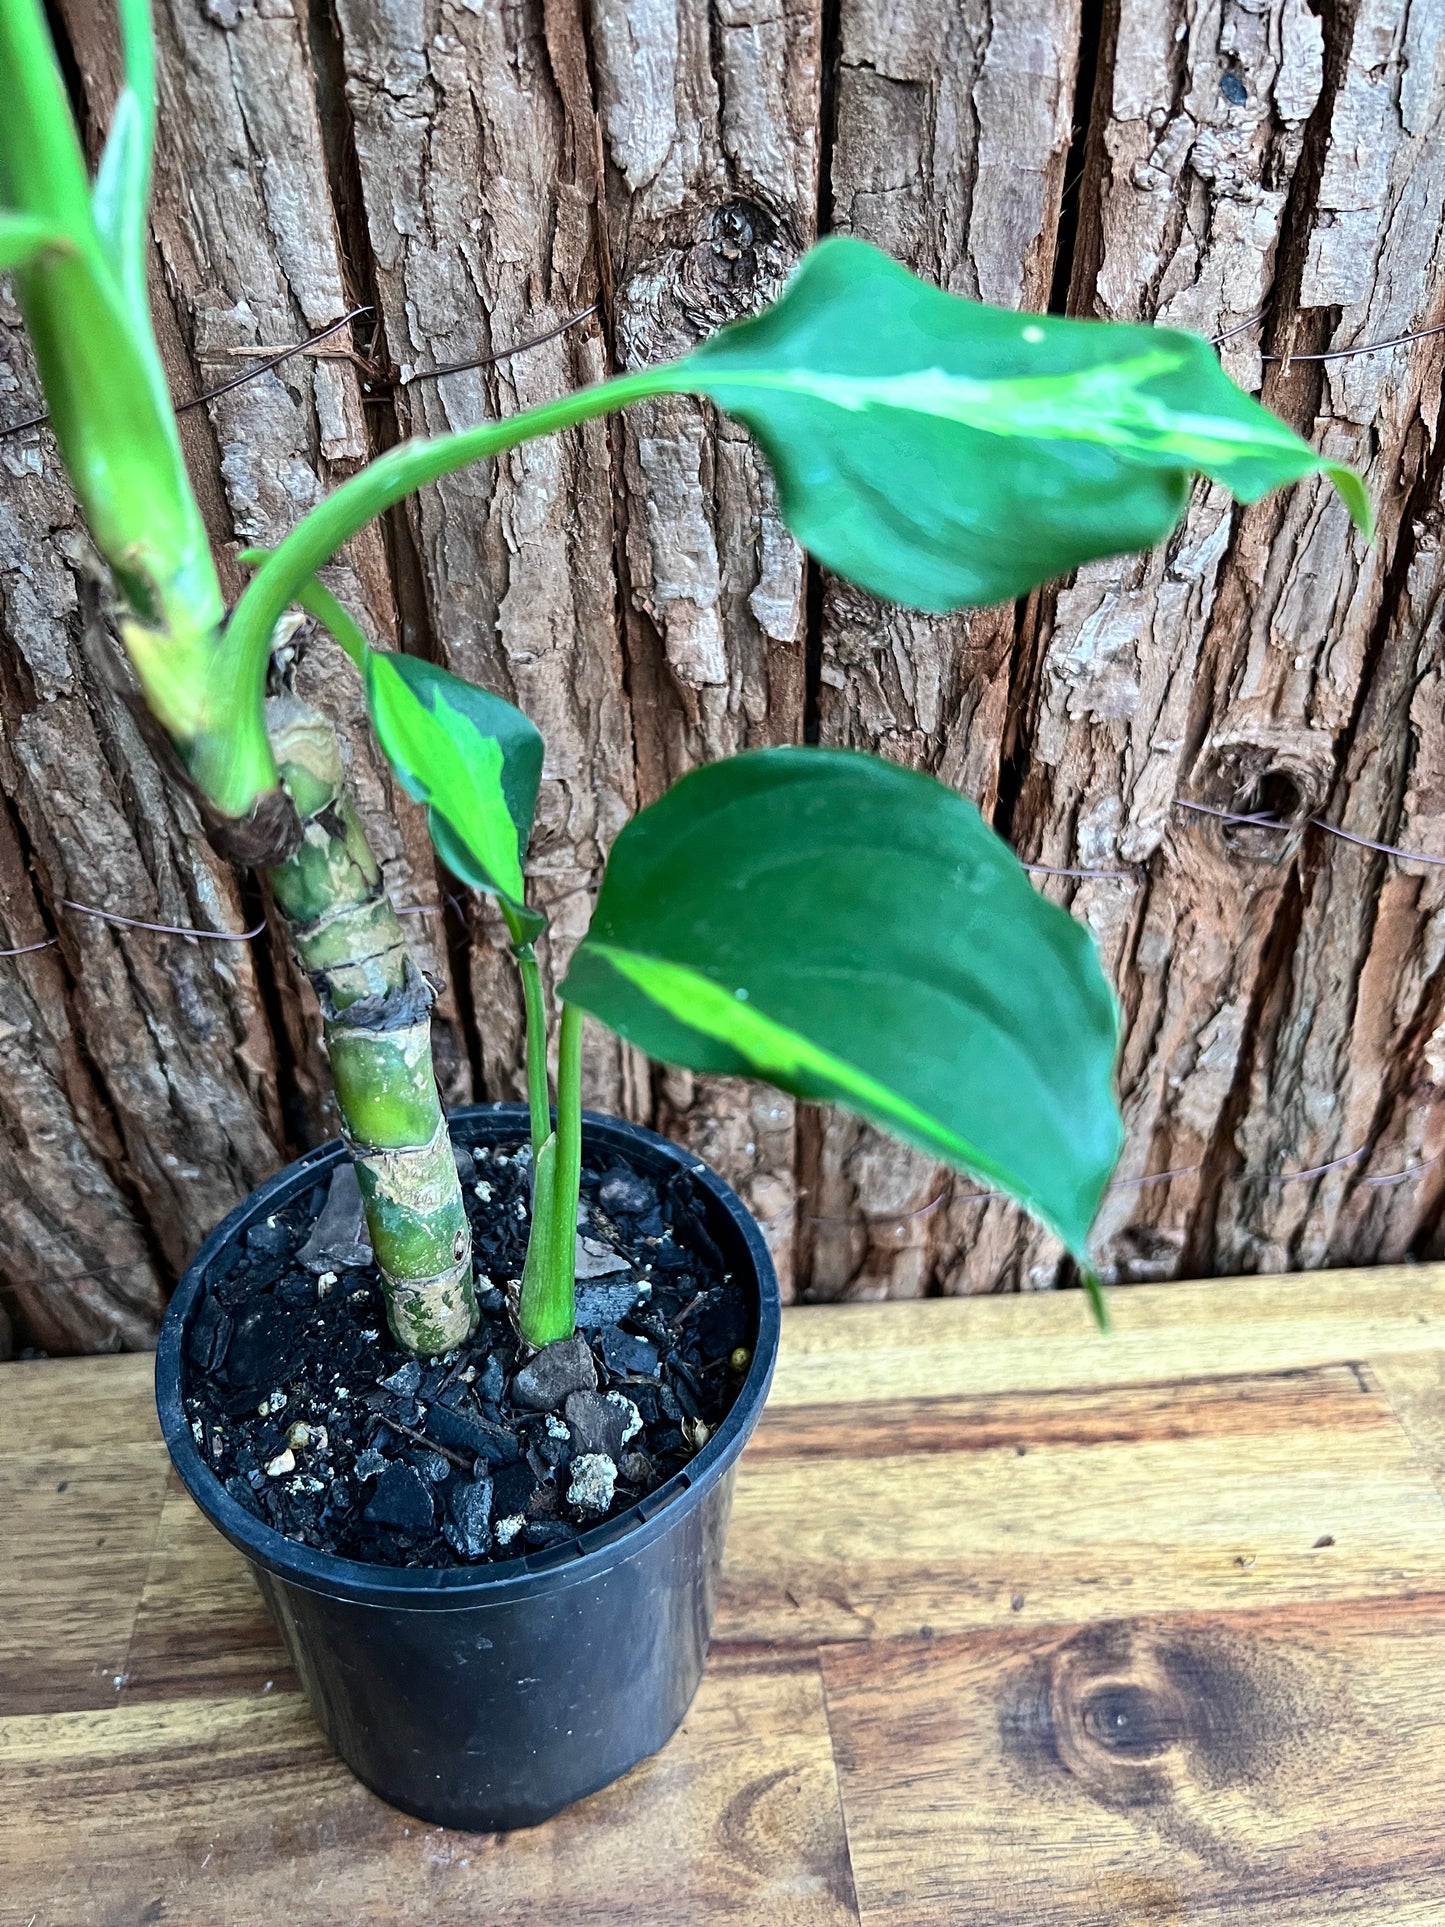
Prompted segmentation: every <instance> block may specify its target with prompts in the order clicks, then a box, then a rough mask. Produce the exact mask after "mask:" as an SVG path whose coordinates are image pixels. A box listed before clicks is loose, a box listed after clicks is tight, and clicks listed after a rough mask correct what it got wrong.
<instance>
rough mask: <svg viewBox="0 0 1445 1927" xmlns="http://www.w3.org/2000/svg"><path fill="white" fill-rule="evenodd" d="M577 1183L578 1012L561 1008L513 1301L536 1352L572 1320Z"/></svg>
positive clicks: (567, 1331) (565, 1332)
mask: <svg viewBox="0 0 1445 1927" xmlns="http://www.w3.org/2000/svg"><path fill="white" fill-rule="evenodd" d="M581 1180H582V1012H581V1010H580V1008H579V1007H578V1006H577V1005H576V1004H564V1005H563V1006H562V1031H561V1036H560V1038H559V1039H558V1045H557V1128H556V1129H555V1130H554V1131H551V1132H549V1134H548V1136H547V1139H546V1141H545V1143H544V1144H543V1145H542V1148H541V1149H540V1150H539V1151H538V1152H537V1153H536V1154H535V1157H534V1162H533V1182H532V1235H531V1237H530V1238H529V1239H528V1240H527V1263H526V1267H525V1269H524V1270H523V1273H522V1292H521V1297H520V1298H519V1299H518V1302H517V1329H518V1330H519V1331H520V1332H521V1334H522V1336H523V1338H524V1339H526V1341H527V1343H528V1344H529V1345H535V1346H537V1347H538V1348H539V1349H540V1347H541V1346H543V1345H550V1344H552V1343H553V1342H554V1341H555V1340H556V1339H559V1338H570V1337H571V1336H572V1332H573V1329H574V1327H575V1325H576V1321H577V1190H578V1186H579V1185H580V1183H581Z"/></svg>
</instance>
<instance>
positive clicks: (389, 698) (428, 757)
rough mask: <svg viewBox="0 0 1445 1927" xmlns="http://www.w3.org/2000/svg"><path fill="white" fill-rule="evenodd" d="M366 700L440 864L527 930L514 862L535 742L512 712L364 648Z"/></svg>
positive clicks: (528, 801) (439, 673) (428, 667)
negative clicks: (499, 903)
mask: <svg viewBox="0 0 1445 1927" xmlns="http://www.w3.org/2000/svg"><path fill="white" fill-rule="evenodd" d="M366 700H367V703H368V706H369V707H370V710H371V720H372V725H373V727H374V728H375V730H376V735H377V740H378V741H379V742H380V744H381V747H382V749H383V750H384V751H385V753H386V757H387V760H388V762H390V764H391V766H392V768H393V769H394V770H395V771H396V773H397V776H398V777H399V778H400V780H401V784H402V787H403V788H404V789H405V790H406V792H407V794H408V795H409V796H411V797H413V798H414V799H415V800H416V801H417V802H418V803H425V804H426V805H427V806H428V822H429V825H430V828H431V835H432V841H433V843H435V845H436V847H437V851H438V853H439V855H440V856H441V858H442V861H443V862H444V863H445V864H446V865H447V868H448V869H450V870H452V871H454V872H455V873H456V875H457V876H459V877H460V878H461V879H462V881H463V882H464V883H470V884H471V885H472V886H473V888H474V889H478V890H487V891H490V892H491V893H492V894H493V895H495V896H498V897H500V898H501V899H502V900H503V902H504V903H505V904H507V905H508V907H509V908H510V909H511V910H512V911H513V913H514V914H516V915H519V916H520V917H521V919H522V920H523V921H524V923H525V924H526V926H527V930H528V934H529V935H535V934H536V932H537V930H539V929H540V928H541V927H542V923H543V919H542V918H541V917H539V916H537V915H536V913H535V912H533V911H529V910H527V908H526V905H525V902H524V900H523V891H524V887H525V886H524V884H523V879H522V858H523V856H524V855H525V854H526V849H527V840H528V838H529V837H530V836H531V833H532V817H533V815H534V813H535V811H536V807H537V790H538V787H539V785H540V783H541V780H542V738H541V736H540V735H539V734H538V732H537V730H536V728H535V727H534V726H533V725H532V723H530V722H529V721H528V720H527V718H526V717H525V716H524V715H523V714H522V712H521V711H520V710H519V709H514V708H513V707H512V705H511V704H510V703H508V702H504V701H503V700H502V698H501V697H500V696H494V695H492V694H491V692H490V691H489V690H486V689H478V688H477V687H476V686H475V685H474V684H472V683H468V682H463V681H462V679H461V678H460V677H459V676H452V675H449V674H448V673H447V671H446V670H445V669H438V668H437V667H436V666H435V664H433V663H429V662H423V661H421V660H419V659H418V658H417V657H416V656H402V655H392V654H387V653H384V652H383V651H380V650H375V649H373V650H370V651H369V652H368V654H367V657H366Z"/></svg>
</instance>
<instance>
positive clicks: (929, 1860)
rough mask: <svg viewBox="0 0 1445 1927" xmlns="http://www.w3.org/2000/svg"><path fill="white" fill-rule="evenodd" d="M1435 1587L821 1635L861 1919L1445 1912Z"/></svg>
mask: <svg viewBox="0 0 1445 1927" xmlns="http://www.w3.org/2000/svg"><path fill="white" fill-rule="evenodd" d="M1442 1663H1445V1600H1442V1599H1440V1598H1433V1599H1414V1600H1405V1599H1400V1598H1396V1599H1381V1600H1371V1601H1367V1602H1363V1603H1361V1604H1359V1605H1356V1606H1352V1607H1348V1608H1341V1607H1328V1608H1318V1607H1316V1608H1309V1607H1304V1608H1296V1607H1291V1608H1283V1609H1279V1610H1276V1611H1272V1612H1267V1613H1255V1614H1248V1615H1243V1614H1241V1615H1233V1616H1231V1617H1230V1618H1229V1619H1228V1620H1222V1619H1220V1618H1218V1617H1216V1616H1213V1615H1199V1616H1187V1617H1172V1618H1168V1617H1166V1618H1153V1619H1147V1620H1141V1619H1131V1620H1118V1621H1115V1622H1114V1623H1112V1624H1110V1625H1106V1626H1086V1627H1077V1626H1074V1627H1070V1626H1065V1627H1061V1628H1060V1627H1053V1628H1049V1629H1047V1630H1037V1631H1035V1630H1032V1629H1029V1628H1026V1627H1016V1628H1012V1629H1009V1630H1005V1631H994V1632H988V1633H982V1634H978V1635H975V1636H973V1637H969V1638H962V1639H955V1640H934V1641H910V1642H899V1643H895V1644H891V1645H889V1646H886V1647H883V1648H881V1649H874V1650H870V1651H869V1652H867V1653H866V1654H865V1653H863V1652H861V1651H859V1650H857V1649H856V1648H848V1647H834V1648H829V1649H827V1650H826V1651H825V1652H824V1653H823V1655H822V1664H823V1670H824V1680H825V1684H826V1689H827V1695H828V1714H829V1719H830V1722H831V1725H832V1729H833V1735H834V1744H835V1748H836V1754H837V1759H838V1762H839V1769H840V1776H841V1779H842V1785H843V1801H844V1811H845V1814H846V1816H847V1823H848V1839H849V1846H850V1850H851V1854H852V1859H853V1867H854V1872H855V1877H856V1880H857V1883H858V1895H859V1911H860V1914H861V1917H862V1919H863V1921H864V1922H865V1923H866V1927H895V1924H896V1927H904V1923H906V1924H907V1927H932V1924H933V1923H935V1922H936V1923H938V1924H939V1927H945V1923H946V1927H1057V1924H1058V1923H1060V1922H1064V1921H1067V1922H1069V1923H1070V1927H1146V1924H1147V1927H1184V1923H1185V1922H1188V1923H1189V1927H1208V1923H1218V1924H1219V1927H1223V1924H1224V1923H1228V1927H1256V1923H1264V1922H1266V1921H1268V1922H1270V1923H1281V1924H1283V1923H1288V1924H1289V1927H1325V1923H1327V1922H1328V1923H1331V1924H1333V1923H1337V1922H1340V1921H1343V1920H1349V1921H1359V1922H1365V1921H1368V1922H1369V1923H1370V1927H1404V1923H1414V1924H1415V1927H1425V1923H1427V1922H1437V1921H1439V1920H1440V1919H1441V1918H1442V1917H1445V1861H1442V1859H1441V1856H1440V1838H1441V1830H1442V1827H1445V1748H1442V1747H1441V1745H1440V1738H1439V1718H1438V1706H1437V1702H1438V1690H1437V1688H1438V1681H1439V1675H1440V1668H1441V1665H1442Z"/></svg>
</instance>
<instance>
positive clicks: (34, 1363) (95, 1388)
mask: <svg viewBox="0 0 1445 1927" xmlns="http://www.w3.org/2000/svg"><path fill="white" fill-rule="evenodd" d="M154 1382H155V1358H154V1356H153V1355H152V1354H151V1353H150V1352H127V1353H124V1354H121V1355H119V1356H115V1357H111V1358H84V1359H80V1358H28V1359H25V1360H24V1361H23V1362H21V1363H18V1364H14V1365H11V1366H8V1367H7V1368H6V1369H5V1371H4V1372H3V1373H0V1461H4V1462H7V1463H8V1462H9V1461H11V1460H14V1459H17V1458H20V1457H23V1456H26V1455H35V1454H45V1453H51V1452H65V1451H72V1450H75V1449H77V1448H78V1447H84V1448H86V1449H90V1450H94V1451H96V1452H100V1451H104V1450H109V1449H110V1448H111V1447H114V1446H120V1445H150V1444H151V1443H153V1442H154V1441H155V1440H156V1439H158V1438H159V1437H160V1430H159V1427H158V1425H157V1423H156V1409H155V1402H154V1399H153V1397H152V1395H151V1387H152V1385H153V1384H154Z"/></svg>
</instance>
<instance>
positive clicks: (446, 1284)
mask: <svg viewBox="0 0 1445 1927" xmlns="http://www.w3.org/2000/svg"><path fill="white" fill-rule="evenodd" d="M267 721H268V724H269V727H270V731H271V741H272V745H273V747H274V749H275V754H276V761H277V763H278V765H279V767H280V771H281V781H282V783H283V785H284V787H285V789H286V792H287V794H288V795H289V796H290V798H291V800H292V803H293V804H294V805H295V808H296V813H297V815H298V816H299V817H300V819H301V825H302V840H301V844H300V847H299V848H298V849H297V850H296V851H295V852H294V854H293V855H291V856H289V857H288V858H287V859H286V861H285V862H284V863H281V864H278V865H277V866H276V867H275V868H274V869H271V870H269V871H268V872H267V877H268V880H269V882H270V884H271V889H272V893H273V895H274V896H275V898H276V901H277V903H278V905H279V906H280V908H281V910H282V912H283V913H284V915H285V917H286V920H287V924H288V926H289V928H290V931H291V938H292V942H293V943H294V944H295V947H296V954H297V956H298V958H299V959H300V961H301V964H302V967H303V968H304V969H305V970H306V972H307V974H308V976H309V977H310V978H311V981H312V983H313V984H314V985H315V986H316V994H317V996H318V998H319V999H320V1002H321V1011H322V1017H323V1020H324V1023H325V1029H326V1045H327V1050H328V1052H329V1054H330V1058H331V1074H332V1078H333V1081H334V1083H335V1086H336V1101H337V1106H338V1109H339V1110H340V1113H341V1120H342V1129H343V1132H344V1134H345V1137H346V1141H347V1144H348V1146H349V1147H350V1150H351V1155H352V1158H353V1161H354V1162H355V1165H356V1175H357V1179H358V1182H359V1183H360V1186H361V1195H362V1199H363V1201H364V1203H365V1206H366V1221H367V1225H368V1227H369V1228H370V1231H371V1243H372V1249H373V1250H374V1251H375V1253H376V1262H377V1267H378V1269H379V1271H380V1273H381V1283H382V1291H383V1293H384V1295H385V1298H386V1311H387V1319H388V1322H389V1323H390V1325H391V1329H392V1332H393V1333H394V1335H395V1337H396V1341H397V1343H398V1344H399V1345H400V1346H402V1348H403V1349H404V1350H406V1351H410V1352H418V1353H422V1354H426V1355H434V1354H436V1353H438V1352H445V1351H449V1350H450V1349H451V1348H452V1347H453V1346H454V1345H458V1344H460V1343H461V1342H462V1340H463V1339H465V1338H466V1337H467V1336H468V1335H469V1334H470V1333H471V1331H472V1329H473V1327H474V1326H475V1324H476V1317H477V1309H476V1298H475V1295H474V1293H473V1289H472V1252H471V1237H470V1233H469V1231H468V1227H467V1219H466V1211H465V1208H464V1206H463V1204H462V1194H461V1185H460V1183H459V1182H458V1179H457V1168H456V1161H455V1159H454V1157H453V1155H452V1147H451V1139H450V1137H449V1136H448V1133H447V1127H446V1119H445V1118H444V1117H443V1115H442V1109H441V1102H440V1099H439V1097H438V1095H437V1086H436V1077H435V1074H434V1072H433V1070H432V1058H431V1007H432V1002H433V993H432V990H431V986H430V985H429V984H428V983H427V982H426V979H425V978H424V977H423V976H422V975H421V973H420V971H418V969H417V967H416V965H415V964H414V963H413V962H412V959H411V957H410V954H409V953H408V951H407V947H406V940H405V938H404V937H403V935H402V931H401V925H400V923H399V922H398V920H397V916H396V912H395V911H394V910H393V909H392V907H391V904H390V903H389V902H388V901H387V898H386V894H385V892H384V890H383V888H382V881H381V872H380V869H379V868H378V866H377V862H376V859H375V857H374V856H373V854H372V852H371V848H370V845H369V844H368V843H367V840H366V833H365V831H364V830H363V829H362V826H361V823H360V821H359V820H358V818H357V816H356V813H355V811H354V810H353V809H352V807H351V804H350V802H349V800H348V798H347V796H346V793H345V789H344V786H343V778H342V770H341V756H340V751H339V749H338V747H337V742H336V736H335V732H334V731H333V729H332V727H331V725H330V723H329V722H328V721H327V720H326V718H325V717H323V716H320V715H318V714H317V712H316V711H315V710H312V709H308V708H307V707H306V706H305V704H303V703H301V702H298V701H297V700H296V699H295V698H294V697H289V696H288V697H281V698H278V699H275V700H273V701H272V702H270V703H268V704H267Z"/></svg>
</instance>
